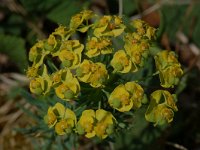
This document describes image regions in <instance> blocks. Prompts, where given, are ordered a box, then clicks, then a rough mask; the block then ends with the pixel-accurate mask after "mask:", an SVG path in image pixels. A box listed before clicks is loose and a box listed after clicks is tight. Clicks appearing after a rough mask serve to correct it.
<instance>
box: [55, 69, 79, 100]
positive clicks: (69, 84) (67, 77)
mask: <svg viewBox="0 0 200 150" xmlns="http://www.w3.org/2000/svg"><path fill="white" fill-rule="evenodd" d="M54 77H55V76H54ZM57 79H58V81H61V82H60V84H58V85H57V86H56V87H55V92H56V95H57V96H58V97H59V98H61V99H63V100H67V101H69V100H71V99H73V98H75V97H77V96H78V94H79V92H80V85H79V82H78V80H77V79H76V78H75V77H74V76H73V75H72V73H71V71H70V70H69V69H67V70H65V69H64V70H62V72H60V76H59V73H58V75H57Z"/></svg>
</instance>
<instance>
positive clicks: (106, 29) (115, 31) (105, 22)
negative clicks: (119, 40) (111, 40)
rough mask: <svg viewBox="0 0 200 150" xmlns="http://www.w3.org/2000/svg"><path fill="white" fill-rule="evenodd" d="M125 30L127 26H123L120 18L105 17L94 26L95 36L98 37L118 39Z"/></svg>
mask: <svg viewBox="0 0 200 150" xmlns="http://www.w3.org/2000/svg"><path fill="white" fill-rule="evenodd" d="M124 29H125V25H124V24H123V21H122V19H121V18H120V17H119V16H113V17H112V16H103V17H102V18H100V19H99V21H98V22H97V23H96V24H95V25H94V35H95V36H96V37H101V36H111V37H112V36H113V37H117V36H119V35H121V34H122V32H123V31H124Z"/></svg>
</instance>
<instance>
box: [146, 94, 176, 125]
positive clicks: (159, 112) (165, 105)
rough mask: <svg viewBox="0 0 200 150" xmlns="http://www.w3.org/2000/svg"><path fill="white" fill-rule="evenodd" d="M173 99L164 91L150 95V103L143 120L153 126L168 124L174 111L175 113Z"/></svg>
mask: <svg viewBox="0 0 200 150" xmlns="http://www.w3.org/2000/svg"><path fill="white" fill-rule="evenodd" d="M175 99H176V98H175V97H174V96H173V95H171V94H170V93H169V92H168V91H166V90H157V91H155V92H153V93H152V94H151V102H150V104H149V106H148V109H147V111H146V114H145V118H146V120H147V121H149V122H154V123H155V125H162V124H165V123H170V122H171V121H172V120H173V116H174V111H177V110H178V109H177V107H176V104H175Z"/></svg>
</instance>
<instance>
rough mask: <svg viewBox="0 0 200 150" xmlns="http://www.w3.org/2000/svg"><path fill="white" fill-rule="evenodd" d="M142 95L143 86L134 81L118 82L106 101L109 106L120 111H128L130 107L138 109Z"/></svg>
mask: <svg viewBox="0 0 200 150" xmlns="http://www.w3.org/2000/svg"><path fill="white" fill-rule="evenodd" d="M143 96H144V90H143V88H142V87H141V86H140V85H139V84H137V83H135V82H133V81H132V82H127V83H126V84H125V85H123V84H120V85H119V86H117V87H116V88H115V89H114V90H113V92H112V93H111V94H110V97H109V99H108V102H109V104H110V106H111V107H113V108H114V109H117V110H118V111H120V112H125V111H130V110H131V109H132V108H134V109H138V108H140V107H141V105H142V99H143Z"/></svg>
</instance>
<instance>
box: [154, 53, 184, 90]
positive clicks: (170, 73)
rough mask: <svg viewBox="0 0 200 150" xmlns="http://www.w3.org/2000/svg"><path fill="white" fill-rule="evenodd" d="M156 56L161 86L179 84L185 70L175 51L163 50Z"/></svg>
mask: <svg viewBox="0 0 200 150" xmlns="http://www.w3.org/2000/svg"><path fill="white" fill-rule="evenodd" d="M154 58H155V63H156V68H157V70H158V71H159V77H160V82H161V86H162V87H165V88H169V87H173V86H174V85H177V84H178V82H179V79H180V77H181V76H182V75H183V70H182V69H181V65H180V63H179V62H178V60H177V58H176V57H175V54H174V52H171V51H167V50H165V51H161V52H159V53H158V54H157V55H156V56H155V57H154Z"/></svg>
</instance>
